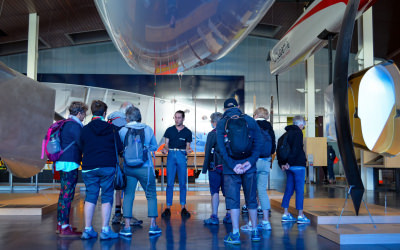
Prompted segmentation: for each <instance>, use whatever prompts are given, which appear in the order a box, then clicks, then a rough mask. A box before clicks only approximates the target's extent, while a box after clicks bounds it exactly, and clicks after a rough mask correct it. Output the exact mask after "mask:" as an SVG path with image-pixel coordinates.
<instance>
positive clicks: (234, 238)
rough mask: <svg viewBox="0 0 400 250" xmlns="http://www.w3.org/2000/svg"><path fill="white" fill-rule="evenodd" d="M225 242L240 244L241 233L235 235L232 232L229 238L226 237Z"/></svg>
mask: <svg viewBox="0 0 400 250" xmlns="http://www.w3.org/2000/svg"><path fill="white" fill-rule="evenodd" d="M224 242H225V243H229V244H240V233H235V234H234V233H232V232H230V233H229V234H228V235H227V236H225V238H224Z"/></svg>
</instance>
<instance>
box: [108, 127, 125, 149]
mask: <svg viewBox="0 0 400 250" xmlns="http://www.w3.org/2000/svg"><path fill="white" fill-rule="evenodd" d="M111 126H113V133H115V134H113V136H114V139H115V143H116V144H117V150H118V154H119V155H121V154H122V151H124V145H123V144H122V141H121V138H120V136H119V133H118V131H119V129H118V130H117V128H118V127H117V126H115V125H111Z"/></svg>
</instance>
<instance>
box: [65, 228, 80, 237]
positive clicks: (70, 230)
mask: <svg viewBox="0 0 400 250" xmlns="http://www.w3.org/2000/svg"><path fill="white" fill-rule="evenodd" d="M81 235H82V232H77V231H75V230H74V229H73V228H72V227H71V226H68V227H66V228H64V229H62V228H61V231H60V237H65V238H68V237H81Z"/></svg>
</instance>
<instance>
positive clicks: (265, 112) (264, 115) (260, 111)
mask: <svg viewBox="0 0 400 250" xmlns="http://www.w3.org/2000/svg"><path fill="white" fill-rule="evenodd" d="M255 115H258V117H260V118H264V119H265V120H267V119H268V118H269V112H268V109H266V108H264V107H259V108H257V109H256V110H255V111H254V114H253V116H255Z"/></svg>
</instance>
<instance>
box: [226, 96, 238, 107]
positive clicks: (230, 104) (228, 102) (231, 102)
mask: <svg viewBox="0 0 400 250" xmlns="http://www.w3.org/2000/svg"><path fill="white" fill-rule="evenodd" d="M237 106H239V105H238V103H237V101H236V100H235V98H229V99H226V101H225V102H224V109H228V108H234V107H237Z"/></svg>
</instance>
